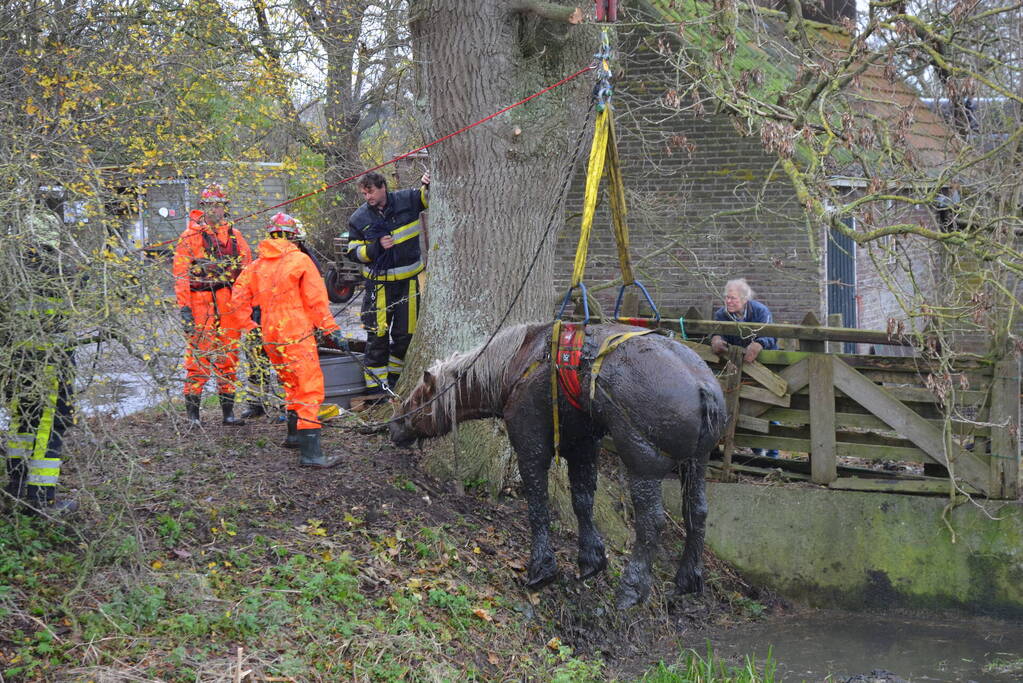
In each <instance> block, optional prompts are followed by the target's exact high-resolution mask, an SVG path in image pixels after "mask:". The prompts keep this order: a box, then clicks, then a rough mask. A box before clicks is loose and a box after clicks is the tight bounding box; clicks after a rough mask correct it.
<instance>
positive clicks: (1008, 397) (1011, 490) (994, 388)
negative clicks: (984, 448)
mask: <svg viewBox="0 0 1023 683" xmlns="http://www.w3.org/2000/svg"><path fill="white" fill-rule="evenodd" d="M1019 392H1020V377H1019V360H1018V359H1017V358H1016V356H1015V354H1013V352H1012V351H1011V350H1007V351H1006V354H1005V355H1004V356H1002V358H1001V360H999V361H998V362H997V363H995V367H994V370H993V372H992V377H991V409H990V411H991V414H990V415H989V416H988V422H990V423H991V424H993V425H996V426H993V427H992V428H991V488H992V494H993V495H998V497H1000V498H1007V499H1009V500H1015V499H1016V498H1017V497H1018V496H1019V493H1020V490H1021V483H1020V451H1019V428H1020V409H1019V399H1020V394H1019Z"/></svg>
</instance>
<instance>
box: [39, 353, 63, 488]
mask: <svg viewBox="0 0 1023 683" xmlns="http://www.w3.org/2000/svg"><path fill="white" fill-rule="evenodd" d="M43 378H44V379H45V380H47V381H48V383H49V385H50V393H49V394H48V395H47V396H46V407H45V408H43V415H42V417H40V418H39V426H38V427H37V428H36V443H35V448H34V449H33V451H32V455H33V457H34V458H35V459H36V460H42V459H43V458H45V457H46V449H47V448H48V447H49V445H50V435H51V434H52V433H53V416H54V414H55V413H56V412H57V387H58V382H57V369H56V368H55V367H54V366H52V365H47V366H45V367H44V368H43ZM58 462H59V461H58ZM57 469H58V471H59V469H60V466H59V465H58V467H57Z"/></svg>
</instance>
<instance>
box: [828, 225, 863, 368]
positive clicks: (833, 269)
mask: <svg viewBox="0 0 1023 683" xmlns="http://www.w3.org/2000/svg"><path fill="white" fill-rule="evenodd" d="M846 225H848V226H849V227H852V226H853V222H852V220H851V219H850V220H847V221H846ZM827 259H828V315H831V314H834V313H841V314H842V326H843V327H856V242H854V241H853V240H852V238H851V237H848V236H846V235H843V234H842V233H840V232H838V231H837V230H835V229H834V228H830V229H829V230H828V257H827ZM844 351H845V352H846V353H856V344H853V343H851V342H846V343H845V345H844Z"/></svg>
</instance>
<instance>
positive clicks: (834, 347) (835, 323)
mask: <svg viewBox="0 0 1023 683" xmlns="http://www.w3.org/2000/svg"><path fill="white" fill-rule="evenodd" d="M828 327H842V314H841V313H829V314H828ZM827 345H828V353H842V351H843V350H845V349H844V347H845V344H844V343H843V342H827Z"/></svg>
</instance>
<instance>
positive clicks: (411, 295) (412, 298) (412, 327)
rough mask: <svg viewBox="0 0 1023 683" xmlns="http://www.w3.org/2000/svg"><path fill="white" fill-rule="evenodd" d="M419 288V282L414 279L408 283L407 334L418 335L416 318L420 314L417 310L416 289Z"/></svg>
mask: <svg viewBox="0 0 1023 683" xmlns="http://www.w3.org/2000/svg"><path fill="white" fill-rule="evenodd" d="M417 287H419V282H418V281H417V280H416V279H415V278H412V279H411V280H409V281H408V325H406V330H405V331H406V332H407V333H408V334H415V333H416V318H417V317H418V315H419V312H418V311H417V310H416V288H417Z"/></svg>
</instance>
